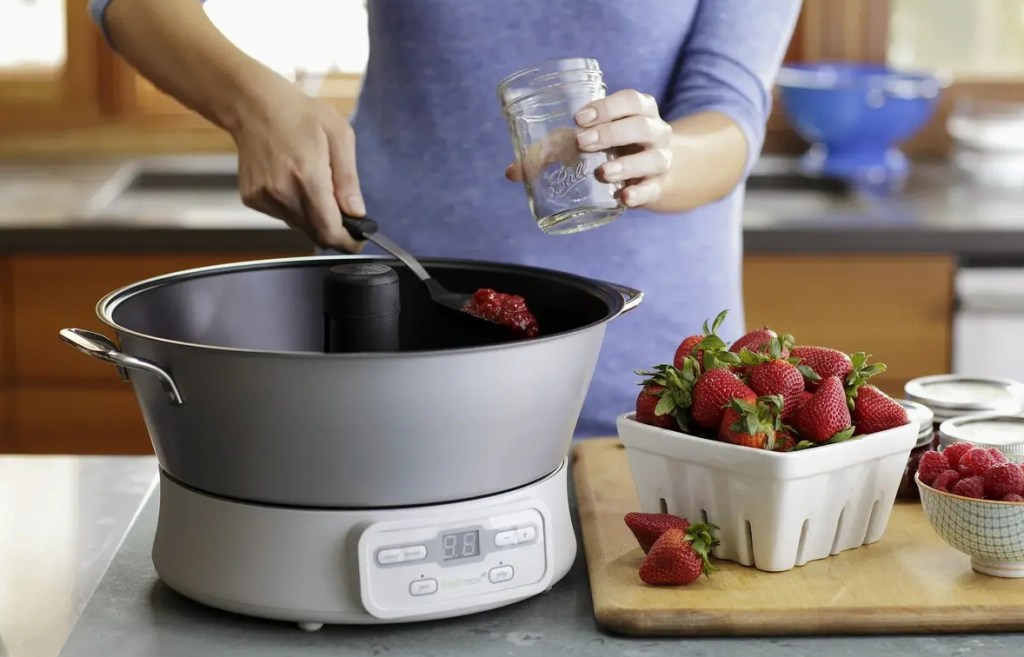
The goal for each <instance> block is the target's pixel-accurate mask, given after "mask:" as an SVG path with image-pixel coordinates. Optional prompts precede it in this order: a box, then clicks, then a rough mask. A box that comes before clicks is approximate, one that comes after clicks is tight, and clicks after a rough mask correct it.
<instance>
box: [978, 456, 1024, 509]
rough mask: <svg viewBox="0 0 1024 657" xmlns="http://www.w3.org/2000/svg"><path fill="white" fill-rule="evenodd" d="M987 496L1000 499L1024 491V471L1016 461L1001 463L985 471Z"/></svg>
mask: <svg viewBox="0 0 1024 657" xmlns="http://www.w3.org/2000/svg"><path fill="white" fill-rule="evenodd" d="M984 476H985V496H986V497H988V498H989V499H992V500H999V499H1002V498H1004V497H1006V496H1007V495H1010V494H1011V493H1016V494H1020V492H1021V491H1024V472H1022V471H1021V469H1020V468H1019V467H1017V464H1015V463H1000V464H998V465H994V466H992V467H991V468H989V469H988V470H986V471H985V475H984Z"/></svg>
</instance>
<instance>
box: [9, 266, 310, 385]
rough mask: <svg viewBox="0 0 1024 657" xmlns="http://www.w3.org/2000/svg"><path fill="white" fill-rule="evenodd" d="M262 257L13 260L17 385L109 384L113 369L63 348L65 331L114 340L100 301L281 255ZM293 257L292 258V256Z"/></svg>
mask: <svg viewBox="0 0 1024 657" xmlns="http://www.w3.org/2000/svg"><path fill="white" fill-rule="evenodd" d="M283 255H286V254H263V255H255V254H253V255H245V254H233V255H220V254H200V255H183V256H167V255H139V256H129V255H81V256H74V255H41V256H27V257H15V258H11V260H10V262H9V265H10V278H11V297H12V301H13V308H14V312H13V318H14V319H13V326H12V333H13V345H14V347H15V351H14V354H13V358H12V360H13V372H12V375H13V377H14V379H15V380H16V381H18V382H32V383H69V382H80V383H81V382H98V383H104V384H107V383H111V382H116V381H117V380H118V379H117V378H116V377H117V374H116V373H115V371H114V368H113V366H111V365H108V364H106V363H102V362H100V361H98V360H95V359H92V358H88V357H86V356H83V355H82V354H80V353H78V352H76V351H75V350H74V349H72V348H70V347H68V346H66V345H64V344H63V343H61V342H60V340H59V339H58V337H57V332H58V331H60V329H62V328H65V327H70V326H74V327H78V328H86V329H92V330H94V331H99V332H101V333H105V334H106V335H107V336H108V337H110V338H112V339H113V338H114V335H113V333H112V331H110V330H109V329H107V328H105V327H104V326H103V325H102V324H101V323H100V321H99V320H98V319H97V318H96V303H97V302H98V301H99V300H100V298H101V297H102V296H103V295H105V294H107V293H108V292H111V291H113V290H115V289H117V288H119V287H123V286H125V285H130V284H132V283H135V282H137V281H140V280H143V279H146V278H150V277H153V276H159V275H161V274H168V273H171V272H175V271H180V270H183V269H190V268H193V267H202V266H208V265H215V264H222V263H226V262H238V261H242V260H254V259H259V258H263V257H280V256H283ZM292 255H293V254H292Z"/></svg>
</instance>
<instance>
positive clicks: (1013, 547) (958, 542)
mask: <svg viewBox="0 0 1024 657" xmlns="http://www.w3.org/2000/svg"><path fill="white" fill-rule="evenodd" d="M914 480H915V481H916V482H917V487H918V490H920V491H921V505H922V506H923V507H924V513H925V515H926V516H927V517H928V522H929V523H930V524H931V526H932V529H934V530H935V532H936V533H937V534H938V535H939V536H941V537H942V540H944V541H946V543H948V544H949V545H950V546H952V547H954V548H956V549H957V550H959V551H960V552H963V553H964V554H966V555H967V556H969V557H970V558H971V567H972V568H974V570H976V571H978V572H979V573H984V574H985V575H992V576H993V577H1024V502H996V501H990V500H976V499H972V498H969V497H961V496H959V495H953V494H952V493H943V492H942V491H938V490H935V489H934V488H932V487H930V486H925V485H924V484H922V483H921V480H920V479H919V478H918V477H917V476H916V475H915V476H914Z"/></svg>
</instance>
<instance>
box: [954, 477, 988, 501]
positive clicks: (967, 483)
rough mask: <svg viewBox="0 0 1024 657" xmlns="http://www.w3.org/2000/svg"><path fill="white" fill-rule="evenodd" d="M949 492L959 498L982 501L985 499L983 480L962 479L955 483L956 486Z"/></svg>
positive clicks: (982, 478)
mask: <svg viewBox="0 0 1024 657" xmlns="http://www.w3.org/2000/svg"><path fill="white" fill-rule="evenodd" d="M950 492H951V493H953V494H954V495H959V496H961V497H973V498H974V499H976V500H983V499H985V478H984V477H974V476H972V477H964V478H962V479H961V480H960V481H958V482H956V485H955V486H953V488H952V490H951V491H950Z"/></svg>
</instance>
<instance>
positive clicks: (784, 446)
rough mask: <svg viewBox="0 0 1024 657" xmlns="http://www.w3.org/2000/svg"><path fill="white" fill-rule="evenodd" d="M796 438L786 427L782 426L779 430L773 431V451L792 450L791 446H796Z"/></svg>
mask: <svg viewBox="0 0 1024 657" xmlns="http://www.w3.org/2000/svg"><path fill="white" fill-rule="evenodd" d="M796 444H797V439H796V436H794V435H793V434H792V433H790V432H789V430H788V429H786V428H785V427H783V428H782V429H781V430H780V431H776V432H775V449H774V450H772V451H774V452H792V451H793V448H794V447H796Z"/></svg>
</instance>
